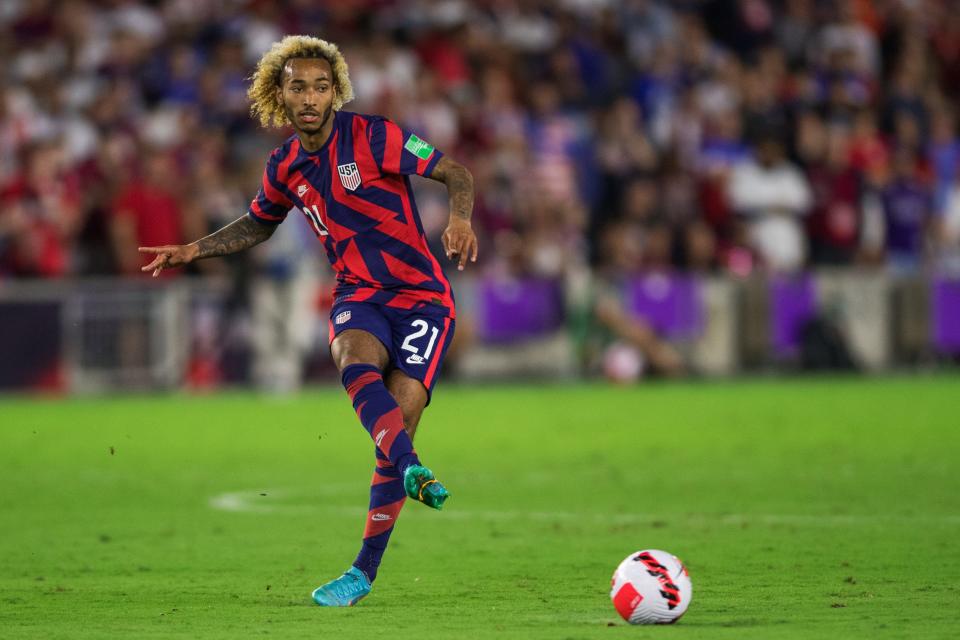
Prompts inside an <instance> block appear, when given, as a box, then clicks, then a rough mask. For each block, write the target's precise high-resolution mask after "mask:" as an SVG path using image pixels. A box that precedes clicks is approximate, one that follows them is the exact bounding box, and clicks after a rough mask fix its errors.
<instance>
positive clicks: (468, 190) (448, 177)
mask: <svg viewBox="0 0 960 640" xmlns="http://www.w3.org/2000/svg"><path fill="white" fill-rule="evenodd" d="M430 177H431V178H432V179H434V180H437V181H439V182H442V183H444V184H445V185H447V193H449V194H450V216H451V217H453V218H460V219H461V220H466V221H467V222H469V221H470V216H471V215H472V214H473V176H472V175H471V174H470V172H469V171H468V170H467V169H466V167H464V166H463V165H461V164H459V163H457V162H454V161H453V160H450V159H449V158H447V157H443V158H441V159H440V162H438V163H437V166H436V167H434V169H433V173H432V174H431V176H430Z"/></svg>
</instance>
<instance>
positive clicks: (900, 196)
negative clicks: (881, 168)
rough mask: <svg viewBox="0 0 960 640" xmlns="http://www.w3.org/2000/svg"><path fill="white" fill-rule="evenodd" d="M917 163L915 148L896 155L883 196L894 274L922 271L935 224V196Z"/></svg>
mask: <svg viewBox="0 0 960 640" xmlns="http://www.w3.org/2000/svg"><path fill="white" fill-rule="evenodd" d="M916 162H917V160H916V156H915V155H914V152H913V151H912V150H911V149H899V150H898V151H897V152H896V153H895V155H894V163H893V176H892V178H891V180H890V183H889V184H888V185H887V186H886V187H884V189H883V191H882V194H881V199H882V203H883V216H884V221H885V223H886V225H885V229H886V232H885V238H886V243H885V246H886V254H887V262H888V265H889V266H890V268H891V269H892V270H893V271H894V273H910V272H914V271H916V270H918V269H919V268H920V266H921V265H922V264H923V258H924V251H925V245H926V240H927V238H926V236H927V233H928V230H929V227H930V224H931V223H932V220H931V214H932V212H933V193H932V192H931V190H930V188H929V187H928V186H927V185H925V184H924V183H923V182H921V181H920V179H919V178H918V177H917V165H916Z"/></svg>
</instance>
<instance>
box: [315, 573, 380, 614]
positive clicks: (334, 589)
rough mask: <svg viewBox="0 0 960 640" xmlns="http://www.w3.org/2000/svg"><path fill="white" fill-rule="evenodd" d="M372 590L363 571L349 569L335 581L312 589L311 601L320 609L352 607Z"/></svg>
mask: <svg viewBox="0 0 960 640" xmlns="http://www.w3.org/2000/svg"><path fill="white" fill-rule="evenodd" d="M372 588H373V587H372V586H371V585H370V581H369V580H367V576H366V574H364V573H363V571H360V569H357V568H356V567H350V568H349V569H347V571H346V573H344V574H343V575H342V576H340V577H339V578H337V579H336V580H331V581H330V582H328V583H327V584H325V585H323V586H322V587H317V588H316V589H314V590H313V601H314V602H316V603H317V604H318V605H320V606H321V607H352V606H353V605H355V604H356V603H357V602H359V601H360V599H361V598H363V597H364V596H366V595H367V594H368V593H370V589H372Z"/></svg>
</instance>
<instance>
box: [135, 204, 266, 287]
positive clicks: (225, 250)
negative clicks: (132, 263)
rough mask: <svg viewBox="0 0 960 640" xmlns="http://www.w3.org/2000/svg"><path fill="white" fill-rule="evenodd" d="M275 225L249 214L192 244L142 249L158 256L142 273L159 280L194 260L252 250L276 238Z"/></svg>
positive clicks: (142, 251) (141, 268)
mask: <svg viewBox="0 0 960 640" xmlns="http://www.w3.org/2000/svg"><path fill="white" fill-rule="evenodd" d="M275 230H276V227H275V226H270V225H265V224H260V223H259V222H257V221H256V220H254V219H253V218H251V217H250V216H248V215H244V216H241V217H239V218H237V219H236V220H234V221H233V222H231V223H230V224H228V225H227V226H225V227H223V228H222V229H220V230H218V231H214V232H213V233H211V234H210V235H208V236H206V237H204V238H200V239H199V240H197V241H196V242H191V243H190V244H176V245H164V246H162V247H140V248H139V251H140V253H151V254H156V257H155V258H154V259H153V261H152V262H151V263H150V264H148V265H146V266H144V267H140V270H141V271H151V270H152V271H153V277H154V278H156V277H157V276H158V275H160V272H161V271H163V270H164V269H170V268H172V267H182V266H183V265H185V264H189V263H191V262H193V261H194V260H200V259H202V258H216V257H218V256H225V255H229V254H231V253H237V252H238V251H243V250H244V249H249V248H250V247H252V246H253V245H255V244H260V243H261V242H263V241H264V240H266V239H267V238H269V237H270V236H272V235H273V232H274V231H275Z"/></svg>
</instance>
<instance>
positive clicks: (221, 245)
mask: <svg viewBox="0 0 960 640" xmlns="http://www.w3.org/2000/svg"><path fill="white" fill-rule="evenodd" d="M275 230H276V227H272V226H267V225H265V224H260V223H259V222H257V221H256V220H254V219H252V218H251V217H250V216H247V215H244V216H241V217H239V218H237V219H236V220H234V221H233V222H231V223H230V224H228V225H227V226H225V227H224V228H222V229H220V230H219V231H215V232H213V233H211V234H210V235H208V236H207V237H205V238H200V239H199V240H197V243H196V244H197V247H198V248H199V249H200V252H199V253H198V254H197V258H215V257H217V256H225V255H229V254H231V253H236V252H238V251H243V250H244V249H249V248H250V247H252V246H253V245H255V244H260V243H261V242H263V241H264V240H266V239H267V238H269V237H270V236H272V235H273V232H274V231H275Z"/></svg>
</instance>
